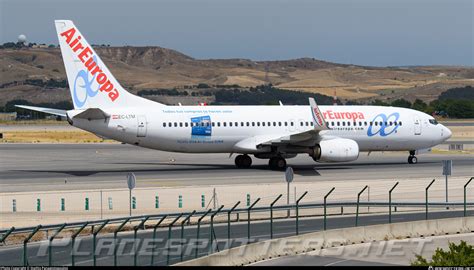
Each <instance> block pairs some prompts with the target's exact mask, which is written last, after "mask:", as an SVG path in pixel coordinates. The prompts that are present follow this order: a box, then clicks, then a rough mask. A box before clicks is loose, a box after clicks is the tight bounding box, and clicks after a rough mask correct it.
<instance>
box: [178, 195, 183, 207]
mask: <svg viewBox="0 0 474 270" xmlns="http://www.w3.org/2000/svg"><path fill="white" fill-rule="evenodd" d="M178 207H179V208H183V196H181V195H179V197H178Z"/></svg>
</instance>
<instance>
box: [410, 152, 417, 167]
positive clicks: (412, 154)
mask: <svg viewBox="0 0 474 270" xmlns="http://www.w3.org/2000/svg"><path fill="white" fill-rule="evenodd" d="M408 163H410V164H416V163H418V159H417V158H416V157H415V151H413V150H412V151H410V155H409V156H408Z"/></svg>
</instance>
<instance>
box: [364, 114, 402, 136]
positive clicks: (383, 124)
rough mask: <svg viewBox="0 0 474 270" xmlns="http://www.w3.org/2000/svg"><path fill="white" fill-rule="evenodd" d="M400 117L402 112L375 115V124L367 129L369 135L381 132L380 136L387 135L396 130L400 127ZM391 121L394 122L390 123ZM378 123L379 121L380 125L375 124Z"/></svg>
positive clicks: (373, 121)
mask: <svg viewBox="0 0 474 270" xmlns="http://www.w3.org/2000/svg"><path fill="white" fill-rule="evenodd" d="M399 118H400V114H399V113H397V112H394V113H392V114H390V115H389V116H387V115H386V114H383V113H381V114H379V115H377V116H375V117H374V119H373V120H372V123H373V125H370V126H369V128H368V129H367V136H369V137H372V136H375V135H377V134H380V136H382V137H385V136H388V135H390V134H392V133H394V132H396V131H397V129H398V127H399V125H398V124H396V123H397V122H398V119H399ZM390 122H391V123H394V124H393V125H390V124H389V123H390ZM376 123H378V125H375V124H376Z"/></svg>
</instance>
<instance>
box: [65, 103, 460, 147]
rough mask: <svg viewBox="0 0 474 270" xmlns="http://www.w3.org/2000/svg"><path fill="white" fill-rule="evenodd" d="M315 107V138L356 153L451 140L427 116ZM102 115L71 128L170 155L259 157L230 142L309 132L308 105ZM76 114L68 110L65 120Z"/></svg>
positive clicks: (150, 110)
mask: <svg viewBox="0 0 474 270" xmlns="http://www.w3.org/2000/svg"><path fill="white" fill-rule="evenodd" d="M319 108H320V110H321V112H322V114H323V115H324V119H325V120H326V122H327V124H328V127H329V130H323V131H321V132H320V136H321V138H330V137H333V136H334V137H339V138H347V139H351V140H354V141H356V142H357V144H358V145H359V149H360V151H401V150H406V151H411V150H419V149H426V148H430V147H432V146H434V145H437V144H439V143H441V142H443V141H445V140H446V139H448V138H449V137H450V136H451V132H450V130H449V129H447V128H446V127H444V126H443V125H441V124H438V123H436V122H432V121H434V119H433V117H431V116H430V115H427V114H425V113H422V112H419V111H415V110H411V109H405V108H397V107H380V106H319ZM105 111H106V112H107V113H108V114H110V115H111V116H110V118H107V119H106V120H105V121H104V120H103V119H102V120H86V119H75V120H74V122H73V125H74V126H76V127H78V128H81V129H84V130H87V131H90V132H93V133H95V134H98V135H100V136H103V137H106V138H111V139H115V140H117V141H121V142H125V143H129V144H135V145H139V146H142V147H147V148H152V149H158V150H164V151H171V152H187V153H248V154H252V153H259V152H264V151H268V149H266V148H263V149H251V148H249V149H242V148H237V147H236V144H237V143H239V142H242V141H244V140H247V139H248V140H250V141H251V140H255V142H257V143H258V142H259V141H264V140H265V138H268V139H272V138H277V137H282V136H286V135H291V134H297V133H301V132H304V131H307V130H311V129H313V118H312V115H311V109H310V107H309V106H156V107H145V108H134V107H127V108H117V109H107V110H105ZM76 113H77V111H74V110H73V111H68V116H70V117H71V118H72V117H73V116H74V115H75V114H76ZM430 121H431V122H430ZM316 143H317V142H316ZM302 152H304V151H302Z"/></svg>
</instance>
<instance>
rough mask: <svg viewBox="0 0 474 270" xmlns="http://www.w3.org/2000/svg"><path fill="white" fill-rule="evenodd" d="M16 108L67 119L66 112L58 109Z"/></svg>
mask: <svg viewBox="0 0 474 270" xmlns="http://www.w3.org/2000/svg"><path fill="white" fill-rule="evenodd" d="M15 107H18V108H22V109H27V110H32V111H37V112H42V113H49V114H54V115H58V116H62V117H66V110H58V109H51V108H43V107H34V106H26V105H15Z"/></svg>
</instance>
